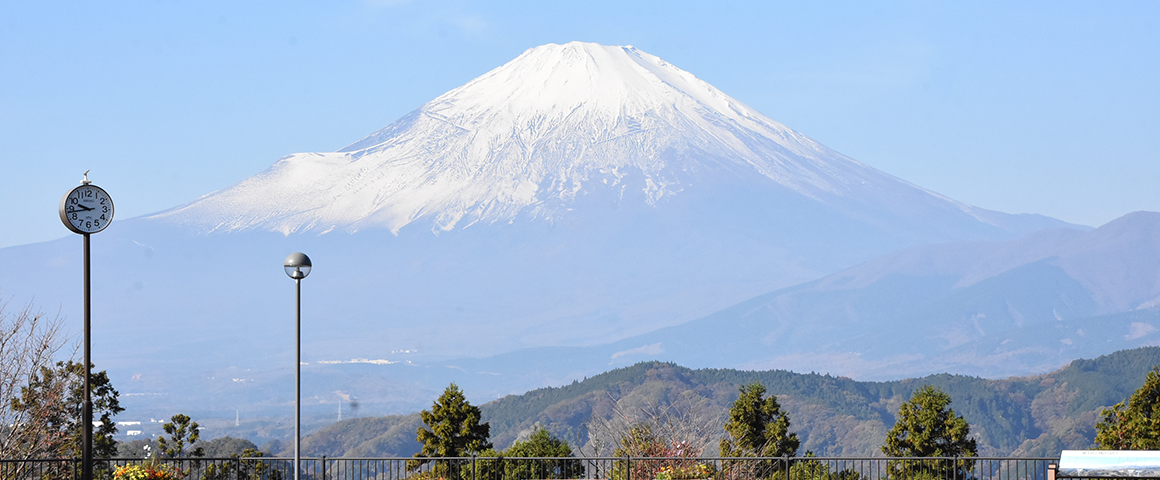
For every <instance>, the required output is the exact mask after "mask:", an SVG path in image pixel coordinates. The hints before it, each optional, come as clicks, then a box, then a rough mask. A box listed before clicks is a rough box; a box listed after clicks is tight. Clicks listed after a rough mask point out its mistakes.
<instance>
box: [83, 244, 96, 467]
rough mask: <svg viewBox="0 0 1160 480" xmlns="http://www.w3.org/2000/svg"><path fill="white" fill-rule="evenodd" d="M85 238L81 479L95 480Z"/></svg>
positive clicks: (89, 310)
mask: <svg viewBox="0 0 1160 480" xmlns="http://www.w3.org/2000/svg"><path fill="white" fill-rule="evenodd" d="M84 237H85V268H84V270H85V365H84V370H85V405H84V409H83V410H84V413H82V414H81V449H83V450H84V452H83V453H82V454H81V455H82V456H81V458H82V460H81V479H82V480H92V478H93V396H92V386H91V385H90V384H89V365H91V364H92V362H91V360H92V359H91V357H90V352H91V350H92V348H91V347H92V343H91V342H90V337H91V335H89V333H90V331H91V324H90V323H89V320H90V317H91V313H92V308H91V304H90V302H89V234H87V233H86V234H84Z"/></svg>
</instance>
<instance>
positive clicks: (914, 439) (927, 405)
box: [882, 385, 979, 478]
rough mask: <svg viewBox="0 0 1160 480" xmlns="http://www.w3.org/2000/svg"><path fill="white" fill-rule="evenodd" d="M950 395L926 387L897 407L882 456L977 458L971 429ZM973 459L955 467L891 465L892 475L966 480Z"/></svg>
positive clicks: (899, 463) (961, 462)
mask: <svg viewBox="0 0 1160 480" xmlns="http://www.w3.org/2000/svg"><path fill="white" fill-rule="evenodd" d="M950 405H951V396H950V395H948V394H947V393H946V392H943V391H942V389H940V388H937V387H934V386H931V385H924V386H922V387H921V388H919V389H918V390H916V391H915V392H914V393H913V394H912V395H911V397H910V400H907V401H906V402H905V403H903V404H902V406H900V407H899V408H898V417H897V420H896V421H895V423H894V426H893V427H891V428H890V431H889V432H886V441H885V442H884V443H883V444H882V453H884V454H886V456H888V457H977V456H978V455H979V453H978V448H977V446H976V445H975V439H973V438H970V435H971V426H970V424H969V423H967V420H966V419H964V418H963V417H962V416H959V415H956V414H955V411H954V410H953V409H951V408H950ZM973 466H974V462H973V461H971V460H959V461H958V462H954V465H953V466H952V465H951V464H944V463H937V464H936V463H930V462H906V461H896V462H891V464H890V465H889V466H888V468H889V469H890V470H891V474H894V475H896V476H900V477H908V476H911V475H913V474H916V473H917V474H923V473H925V474H933V475H935V476H937V477H939V478H952V476H953V478H967V473H968V472H969V471H970V470H971V468H972V467H973Z"/></svg>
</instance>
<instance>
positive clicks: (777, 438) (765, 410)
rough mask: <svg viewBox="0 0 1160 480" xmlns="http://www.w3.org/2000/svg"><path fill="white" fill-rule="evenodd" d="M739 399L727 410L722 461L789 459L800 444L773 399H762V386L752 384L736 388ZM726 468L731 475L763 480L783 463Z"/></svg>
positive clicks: (763, 397)
mask: <svg viewBox="0 0 1160 480" xmlns="http://www.w3.org/2000/svg"><path fill="white" fill-rule="evenodd" d="M740 390H741V395H740V396H739V397H737V400H734V401H733V405H732V406H730V407H729V420H728V421H726V422H725V438H723V439H721V456H722V457H793V456H796V455H797V450H798V446H799V444H800V442H799V441H798V436H797V434H796V433H793V432H790V431H789V415H788V414H786V413H785V412H782V411H781V405H780V404H778V403H777V397H776V396H774V395H770V396H769V397H766V396H765V385H762V384H761V383H758V382H754V383H750V384H749V385H745V386H743V387H741V388H740ZM726 468H727V469H728V470H730V471H731V472H732V474H733V475H740V476H744V477H755V478H756V477H765V476H768V475H770V474H772V473H773V472H776V471H781V470H783V469H784V468H786V465H785V464H784V462H782V461H780V460H778V461H770V460H763V461H761V462H759V463H753V462H730V463H728V464H727V465H726Z"/></svg>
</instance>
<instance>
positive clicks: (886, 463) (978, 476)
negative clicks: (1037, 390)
mask: <svg viewBox="0 0 1160 480" xmlns="http://www.w3.org/2000/svg"><path fill="white" fill-rule="evenodd" d="M140 462H141V460H140V459H103V460H98V461H96V462H95V468H94V476H93V478H95V479H111V478H113V472H114V470H115V469H116V468H117V467H119V466H123V465H130V464H134V463H140ZM160 463H162V464H166V465H171V466H173V467H175V468H177V469H178V470H180V471H181V472H183V473H184V474H185V479H186V480H227V479H229V480H235V479H236V480H242V479H246V480H258V479H261V480H290V479H292V478H294V460H293V459H292V458H278V457H255V458H200V459H175V460H161V461H160ZM1052 463H1058V459H1056V458H982V457H971V458H967V457H963V458H849V457H843V458H833V457H831V458H827V457H804V458H803V457H796V458H784V457H782V458H752V457H745V458H723V457H699V458H641V457H599V458H579V457H577V458H558V457H554V458H484V457H460V458H429V459H415V458H327V457H320V458H303V459H302V464H301V468H300V470H299V476H300V478H302V479H303V480H363V479H374V480H395V479H398V480H538V479H607V480H654V479H660V480H666V479H672V480H679V479H712V480H750V479H753V480H758V479H761V480H1047V478H1048V465H1049V464H1052ZM80 468H81V461H80V460H79V459H68V460H0V480H34V479H35V480H44V479H62V480H73V479H79V478H80Z"/></svg>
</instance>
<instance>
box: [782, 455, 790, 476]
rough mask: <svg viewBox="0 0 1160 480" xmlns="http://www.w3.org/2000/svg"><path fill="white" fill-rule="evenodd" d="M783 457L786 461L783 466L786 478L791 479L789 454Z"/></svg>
mask: <svg viewBox="0 0 1160 480" xmlns="http://www.w3.org/2000/svg"><path fill="white" fill-rule="evenodd" d="M781 458H782V461H784V462H785V463H783V465H784V467H783V468H785V480H789V455H782V457H781Z"/></svg>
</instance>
